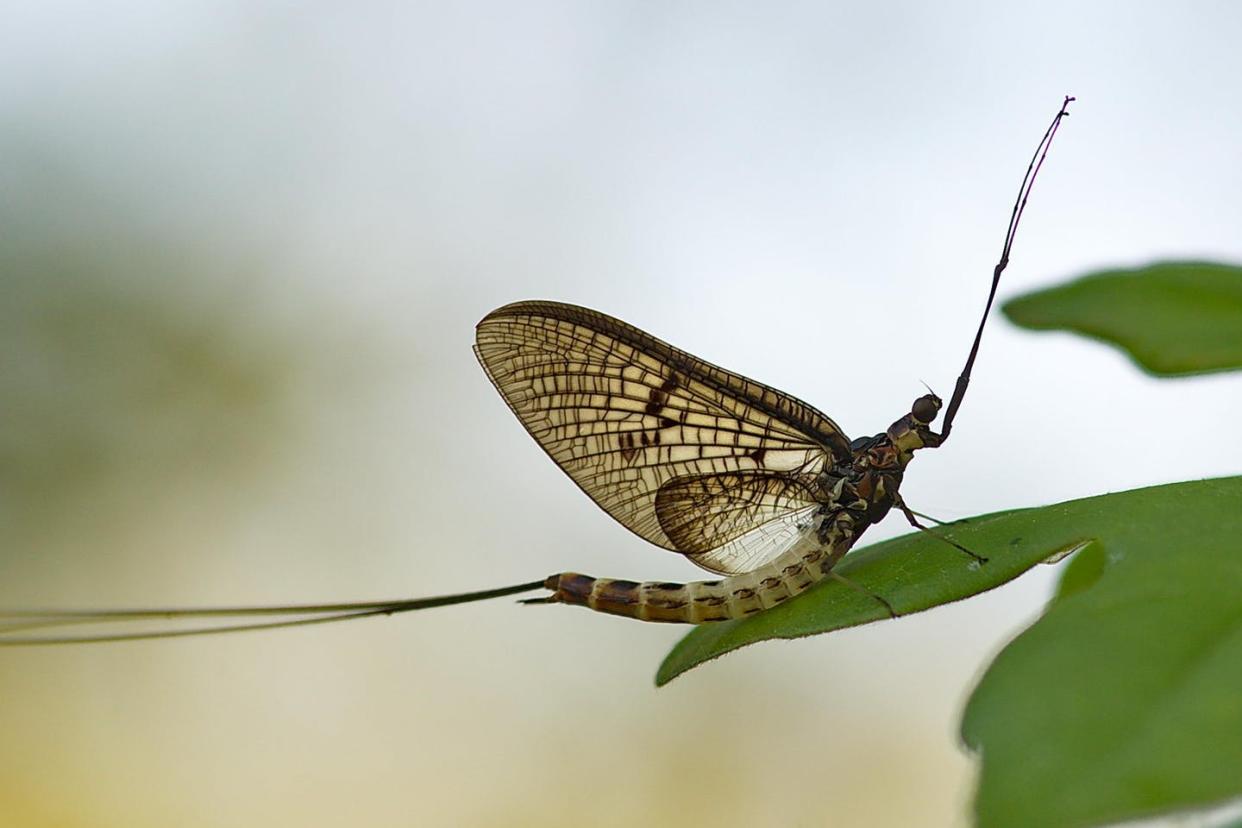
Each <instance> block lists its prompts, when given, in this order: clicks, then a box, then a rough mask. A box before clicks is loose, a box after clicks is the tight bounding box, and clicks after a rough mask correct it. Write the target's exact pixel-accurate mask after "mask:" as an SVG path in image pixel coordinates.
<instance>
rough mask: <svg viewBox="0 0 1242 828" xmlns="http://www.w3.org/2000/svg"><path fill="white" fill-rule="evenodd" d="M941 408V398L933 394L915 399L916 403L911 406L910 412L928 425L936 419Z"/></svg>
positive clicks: (916, 418)
mask: <svg viewBox="0 0 1242 828" xmlns="http://www.w3.org/2000/svg"><path fill="white" fill-rule="evenodd" d="M939 410H940V398H939V397H936V396H934V395H932V394H928V395H927V396H925V397H919V398H918V399H917V400H915V401H914V405H913V406H911V407H910V413H911V414H912V415H913V416H914V419H915V420H917V421H919V422H920V423H923V424H924V425H926V424H927V423H930V422H931V421H932V420H934V419H936V412H938V411H939Z"/></svg>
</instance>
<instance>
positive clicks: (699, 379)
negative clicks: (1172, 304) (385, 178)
mask: <svg viewBox="0 0 1242 828" xmlns="http://www.w3.org/2000/svg"><path fill="white" fill-rule="evenodd" d="M1073 100H1074V99H1073V98H1072V97H1066V98H1065V100H1064V101H1063V103H1062V105H1061V108H1060V109H1059V111H1058V112H1057V114H1056V116H1055V117H1054V118H1053V120H1052V123H1051V124H1050V125H1049V127H1048V129H1047V131H1046V132H1045V133H1044V136H1043V138H1042V139H1041V141H1040V143H1039V145H1038V147H1037V148H1036V150H1035V154H1034V155H1033V156H1032V158H1031V161H1030V164H1029V165H1028V166H1027V171H1026V175H1025V176H1024V178H1023V181H1022V186H1021V187H1020V189H1019V192H1018V197H1017V199H1016V200H1015V202H1014V206H1013V210H1012V212H1011V214H1010V219H1009V226H1008V229H1007V231H1006V235H1005V243H1004V246H1003V248H1002V252H1001V256H1000V259H999V261H998V262H997V264H996V266H995V268H994V270H993V273H992V284H991V289H990V291H989V293H988V298H987V303H986V305H985V308H984V312H983V316H982V318H981V319H980V321H979V327H978V329H977V331H976V333H975V338H974V341H973V342H972V344H971V348H970V352H969V355H968V357H967V359H966V363H965V366H964V368H963V370H962V373H961V374H960V376H959V377H958V379H957V384H956V386H955V387H954V390H953V395H952V396H951V397H950V399H949V404H948V406H947V408H946V409H945V413H944V420H943V423H942V425H941V426H940V430H939V431H936V430H934V429H933V423H934V421H935V420H936V418H937V416H938V415H939V413H940V410H941V408H942V401H941V400H940V398H939V397H937V396H936V395H935V394H934V393H929V394H926V395H924V396H921V397H919V398H918V399H916V400H915V401H914V403H913V404H912V405H911V407H910V410H909V412H908V413H906V414H904V415H902V416H901V417H900V418H898V419H897V420H896V421H895V422H893V424H892V425H890V426H889V427H888V428H887V429H886V430H885V431H884V432H882V433H880V434H876V435H874V436H870V437H862V438H858V439H855V440H850V439H849V438H848V437H846V435H845V434H844V433H843V432H842V431H841V429H840V428H839V427H838V426H837V425H836V423H834V422H833V421H832V420H831V419H829V418H828V417H827V416H826V415H825V414H823V413H821V412H820V411H819V410H817V409H815V408H814V407H812V406H810V405H808V404H807V403H804V402H802V401H801V400H798V399H796V398H794V397H792V396H790V395H788V394H785V393H782V392H780V391H777V390H776V389H774V388H771V387H769V386H767V385H764V384H762V383H760V382H756V381H755V380H752V379H748V378H746V377H743V376H741V375H739V374H735V373H733V372H731V371H728V370H725V369H724V368H720V367H718V366H716V365H713V364H711V363H709V362H705V361H704V360H701V359H699V358H697V357H695V356H692V355H690V354H688V353H686V352H684V351H681V350H679V349H677V348H675V347H673V346H672V345H669V344H667V343H665V342H663V341H661V340H659V339H657V338H655V337H654V336H651V335H650V334H648V333H645V332H643V331H641V330H639V329H638V328H635V327H633V326H631V325H628V324H626V323H624V322H621V321H620V320H618V319H614V318H613V317H611V316H607V315H605V314H603V313H599V312H597V311H593V310H588V309H586V308H582V307H578V306H575V305H567V304H562V303H557V302H518V303H515V304H511V305H506V306H505V307H502V308H500V309H498V310H495V311H493V312H491V313H489V314H488V315H487V316H486V317H484V318H483V320H482V321H481V322H479V324H478V326H477V330H476V345H475V353H476V355H477V356H478V359H479V362H480V364H481V365H482V366H483V368H484V370H485V371H486V372H487V375H488V377H489V378H490V379H491V381H492V384H493V385H494V386H495V387H496V389H497V391H499V392H500V395H501V396H502V397H503V398H504V400H505V402H506V403H507V404H508V405H509V408H510V409H512V411H513V413H514V414H515V415H516V416H517V418H518V419H519V420H520V421H521V423H522V425H523V426H525V427H526V429H527V431H528V432H530V434H531V436H533V437H534V438H535V440H536V441H537V442H538V443H539V445H540V446H541V447H542V448H543V449H544V451H546V452H547V454H548V455H549V456H550V457H551V458H552V460H553V461H554V462H556V463H557V465H559V466H560V467H561V469H562V470H564V471H565V472H566V473H567V474H568V475H569V476H570V478H571V479H573V481H574V482H575V483H576V484H577V485H578V486H579V487H580V488H581V489H582V490H583V491H584V492H585V493H586V494H587V495H588V496H589V497H590V498H591V499H592V500H594V501H595V503H596V504H597V505H599V506H600V508H602V509H603V510H604V511H606V512H607V513H608V514H610V515H611V516H612V517H613V518H615V519H616V520H617V521H618V522H620V523H621V524H622V525H623V526H625V527H626V528H627V529H629V530H630V531H632V532H634V533H635V534H636V535H638V536H640V537H642V538H643V539H645V540H647V541H649V542H651V543H653V544H655V545H656V546H660V547H663V548H665V549H668V550H671V551H673V552H676V553H678V554H681V555H683V556H685V557H686V558H687V559H689V560H690V561H692V562H693V563H695V564H696V565H698V566H700V567H702V568H703V569H705V570H708V571H709V572H712V573H714V574H716V575H717V576H721V577H718V578H717V579H715V580H705V581H695V582H691V583H684V584H681V583H658V582H650V581H649V582H637V581H630V580H617V579H608V578H595V577H592V576H588V575H581V574H578V573H574V572H564V573H560V574H556V575H552V576H550V577H548V578H546V579H543V580H539V581H532V582H529V583H524V584H516V585H514V586H510V587H502V588H499V589H494V590H486V591H482V592H473V593H465V594H461V595H449V596H441V597H436V598H423V599H415V600H409V601H381V602H368V603H353V604H332V605H304V606H290V607H242V608H217V609H200V610H185V609H171V610H107V611H97V610H85V611H54V610H47V611H27V612H5V613H0V623H2V624H7V626H4V625H0V644H46V643H68V642H83V641H111V640H126V639H134V638H152V637H168V636H177V635H200V634H203V633H206V632H222V631H232V630H239V629H256V628H264V627H277V626H294V625H300V624H309V623H322V622H325V621H335V620H342V619H346V618H357V617H362V616H367V615H377V614H390V613H394V612H405V611H409V610H414V609H425V608H428V607H432V606H442V605H445V604H453V603H464V602H468V601H477V600H483V599H485V598H494V597H499V596H502V595H513V594H518V593H521V592H528V591H532V590H535V589H546V590H547V591H548V593H547V594H546V595H544V596H542V597H538V598H532V599H528V600H527V601H525V602H524V603H563V604H573V605H580V606H585V607H589V608H590V609H593V610H597V611H600V612H605V613H611V614H614V615H621V616H626V617H630V618H637V619H641V620H644V621H663V622H680V623H690V624H698V623H706V622H712V621H722V620H727V619H731V618H744V617H746V616H748V615H753V614H755V613H758V612H761V611H763V610H765V609H767V608H769V607H772V606H775V605H777V604H780V603H782V602H784V601H786V600H788V599H790V598H792V597H794V596H796V595H798V594H799V593H801V592H804V591H805V590H807V589H808V588H809V587H811V586H812V585H813V584H815V583H817V582H819V581H821V580H822V579H824V578H835V579H837V580H840V581H843V582H844V583H846V584H848V585H850V586H852V587H854V588H856V589H860V590H861V589H862V587H860V586H857V585H855V584H853V582H851V581H849V580H847V579H845V578H844V577H843V576H841V575H840V574H839V573H837V572H836V571H835V566H836V564H837V562H838V561H840V559H841V557H842V556H843V555H845V553H846V552H848V551H849V549H850V548H851V547H852V546H853V545H854V543H855V542H856V541H857V540H858V538H859V537H860V536H861V535H862V534H863V532H864V531H866V529H867V528H868V527H869V526H871V525H872V524H873V523H876V522H877V521H879V520H880V519H882V518H883V517H885V516H886V515H887V514H888V513H889V512H890V510H892V509H894V508H896V509H897V510H899V511H900V512H901V513H903V514H904V515H905V517H906V519H907V520H909V522H910V523H911V524H912V525H913V526H915V527H917V528H919V529H920V530H922V531H927V532H932V533H933V534H934V533H935V532H934V530H932V529H930V528H929V527H926V526H924V525H923V524H922V523H921V522H920V521H919V520H918V517H917V516H916V514H915V513H914V512H913V511H912V510H911V509H910V508H909V507H908V506H907V505H906V503H905V502H904V501H903V500H902V498H901V495H900V493H899V490H900V487H901V481H902V477H903V475H904V473H905V470H906V466H907V465H908V464H909V463H910V461H911V459H912V458H913V456H914V453H915V452H916V451H919V450H920V449H930V448H938V447H940V446H942V445H944V443H945V441H946V440H947V439H948V437H949V434H950V432H951V430H952V427H953V420H954V417H955V416H956V414H957V411H958V409H959V407H960V406H961V403H962V399H963V397H964V396H965V393H966V389H967V386H968V385H969V383H970V373H971V369H972V367H973V366H974V362H975V358H976V356H977V354H978V350H979V343H980V341H981V339H982V336H983V329H984V326H985V325H986V323H987V318H988V314H989V312H990V311H991V308H992V303H993V301H994V299H995V297H996V290H997V286H998V285H999V283H1000V278H1001V274H1002V273H1003V271H1004V270H1005V267H1006V265H1007V264H1008V263H1009V255H1010V251H1011V249H1012V246H1013V241H1014V237H1015V234H1016V232H1017V228H1018V224H1019V222H1020V220H1021V217H1022V214H1023V211H1024V209H1025V207H1026V202H1027V198H1028V196H1029V194H1030V190H1031V187H1032V186H1033V184H1034V181H1035V178H1036V177H1037V175H1038V173H1039V170H1040V168H1041V167H1042V164H1043V161H1044V159H1045V158H1046V156H1047V152H1048V149H1049V147H1050V145H1051V142H1052V140H1053V138H1054V137H1055V135H1056V132H1057V129H1058V127H1059V125H1060V123H1061V120H1062V118H1064V117H1065V116H1066V115H1067V114H1068V113H1067V107H1068V105H1069V103H1070V102H1071V101H1073ZM938 537H939V536H938ZM941 539H942V540H944V541H945V542H946V543H952V544H953V545H954V546H956V547H957V548H958V549H959V550H961V551H962V552H963V553H964V554H965V555H967V556H970V557H971V558H973V559H974V560H975V561H976V562H978V563H984V562H985V561H986V559H985V558H983V557H982V556H980V555H978V554H976V553H975V552H972V551H971V550H968V549H966V548H964V547H962V546H959V545H958V544H956V543H953V542H952V541H950V540H948V539H946V538H943V537H941ZM863 591H864V592H865V591H866V590H863ZM868 594H869V595H872V597H873V598H875V599H876V600H877V601H879V602H880V603H882V604H883V605H884V606H885V608H886V609H887V610H888V612H889V613H890V614H892V615H896V613H895V612H894V611H893V609H892V607H891V606H890V605H889V604H888V602H887V601H886V600H885V599H884V598H883V597H882V596H879V595H874V594H872V593H868ZM253 615H276V616H282V617H284V618H286V619H291V620H280V621H265V622H257V623H233V624H230V625H227V626H223V627H220V626H209V627H205V628H204V627H199V628H194V629H188V630H187V629H177V630H156V631H144V632H137V633H121V634H104V635H94V636H88V635H81V636H65V637H49V636H34V637H27V636H25V635H24V633H26V631H28V630H30V629H38V628H44V627H56V626H64V625H73V624H80V623H100V622H111V621H133V620H143V619H167V618H190V617H200V618H211V617H238V616H253ZM17 633H22V635H18V634H17Z"/></svg>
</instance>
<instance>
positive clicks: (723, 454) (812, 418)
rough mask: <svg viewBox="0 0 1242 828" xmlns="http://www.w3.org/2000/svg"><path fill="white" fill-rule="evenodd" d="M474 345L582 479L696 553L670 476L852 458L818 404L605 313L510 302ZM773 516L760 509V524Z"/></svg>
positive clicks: (783, 469)
mask: <svg viewBox="0 0 1242 828" xmlns="http://www.w3.org/2000/svg"><path fill="white" fill-rule="evenodd" d="M475 353H476V354H477V356H478V358H479V362H480V363H481V364H482V365H483V369H484V370H485V371H486V372H487V374H488V377H489V378H490V379H491V381H492V384H493V385H495V386H496V389H497V390H498V391H499V392H500V394H501V396H503V397H504V399H505V402H507V403H508V404H509V407H510V408H511V409H512V410H513V413H514V414H516V415H517V417H518V419H519V420H521V422H522V425H524V426H525V427H526V429H527V430H528V431H529V432H530V433H531V435H532V436H533V437H534V438H535V440H536V441H538V443H539V445H541V446H542V447H543V449H544V450H545V451H546V452H547V453H548V455H549V456H550V457H551V458H552V459H553V460H554V461H556V463H557V464H558V465H559V466H560V467H561V468H562V469H564V470H565V471H566V473H568V474H569V476H570V477H571V478H573V480H574V482H575V483H577V484H578V486H580V487H581V488H582V490H583V491H585V492H586V493H587V495H589V496H590V497H591V499H593V500H594V501H595V502H596V503H597V504H599V506H600V507H601V508H603V509H604V511H606V512H608V513H609V514H610V515H612V516H613V517H614V518H616V519H617V520H618V521H620V522H621V523H622V524H623V525H624V526H625V527H627V528H628V529H630V530H631V531H633V532H635V533H636V534H638V535H639V536H641V537H643V538H645V539H647V540H649V541H651V542H652V543H654V544H656V545H658V546H662V547H664V548H665V549H671V550H673V551H676V552H684V553H691V552H693V551H695V550H688V549H682V548H680V547H679V546H678V545H677V542H676V541H675V540H674V539H673V538H671V537H669V535H668V534H667V533H666V532H665V530H664V528H663V527H661V525H660V520H659V518H658V516H657V514H656V497H657V493H658V492H659V491H660V488H661V487H662V486H664V485H665V484H666V483H668V482H669V481H670V480H674V479H676V478H686V477H696V476H701V475H721V474H728V473H731V472H756V471H760V472H768V473H786V474H790V473H792V474H800V475H811V476H813V475H815V474H816V473H818V472H819V471H821V470H822V469H824V468H825V467H826V466H830V465H832V464H833V463H834V462H837V461H842V460H845V459H847V458H848V457H849V456H850V450H849V439H848V438H847V437H846V436H845V435H844V434H842V433H841V430H840V429H839V428H838V427H837V426H836V424H835V423H833V422H832V420H830V419H828V417H826V416H824V415H823V414H822V413H820V412H819V411H818V410H816V409H815V408H813V407H812V406H809V405H807V404H806V403H803V402H801V401H800V400H798V399H796V398H794V397H791V396H789V395H788V394H784V393H782V392H780V391H777V390H775V389H773V388H770V387H769V386H766V385H763V384H762V383H758V382H755V381H754V380H751V379H747V378H746V377H743V376H740V375H738V374H734V373H732V372H731V371H726V370H725V369H723V368H720V367H717V366H715V365H712V364H711V363H708V362H704V361H703V360H701V359H698V358H697V357H694V356H691V355H690V354H687V353H686V352H684V351H681V350H678V349H677V348H674V347H673V346H671V345H669V344H667V343H665V342H662V341H661V340H659V339H656V338H655V337H653V336H651V335H650V334H646V333H644V332H642V331H640V330H639V329H637V328H635V327H633V326H631V325H627V324H625V323H624V322H621V321H620V320H617V319H614V318H612V317H611V316H607V315H605V314H602V313H599V312H597V311H592V310H588V309H586V308H581V307H577V306H575V305H565V304H560V303H556V302H518V303H516V304H512V305H506V306H505V307H503V308H500V309H499V310H495V311H493V312H492V313H490V314H488V315H487V316H486V317H485V318H484V319H483V321H481V322H480V323H479V325H478V328H477V331H476V345H475ZM781 504H782V507H784V506H786V505H790V504H788V503H787V502H786V501H781ZM798 505H801V504H798ZM776 514H777V512H776V511H775V510H773V509H767V510H758V511H756V512H754V517H755V519H756V521H758V522H757V523H756V524H755V525H759V524H761V523H764V522H766V521H768V520H771V519H772V518H774V517H776ZM739 528H740V526H739ZM752 528H753V527H752Z"/></svg>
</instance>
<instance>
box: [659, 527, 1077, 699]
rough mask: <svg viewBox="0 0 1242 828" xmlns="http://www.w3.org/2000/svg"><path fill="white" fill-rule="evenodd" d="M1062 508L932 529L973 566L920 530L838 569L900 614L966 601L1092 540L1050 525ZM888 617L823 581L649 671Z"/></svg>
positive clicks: (668, 676)
mask: <svg viewBox="0 0 1242 828" xmlns="http://www.w3.org/2000/svg"><path fill="white" fill-rule="evenodd" d="M1066 508H1069V504H1064V505H1061V506H1049V507H1046V508H1043V509H1020V510H1016V511H1010V512H998V513H996V514H993V515H985V516H983V517H977V518H971V519H970V520H968V521H958V522H957V523H953V524H948V525H946V526H943V527H940V528H939V529H937V531H939V532H941V533H942V534H943V535H945V536H946V537H949V538H952V539H954V540H956V541H957V542H958V543H960V544H962V545H963V546H965V547H966V548H967V549H970V550H973V551H975V552H977V553H978V554H980V555H984V556H986V557H987V558H988V559H989V560H988V562H987V563H986V564H983V565H982V566H980V565H979V564H976V563H975V562H974V561H972V560H971V559H970V558H968V557H967V556H966V555H965V554H964V553H962V552H959V551H958V550H956V549H954V548H953V547H951V546H949V545H948V544H947V543H945V542H943V541H941V540H938V539H936V538H933V537H930V536H928V535H927V534H926V533H924V532H917V533H914V534H911V535H905V536H903V537H900V538H895V539H893V540H889V541H884V542H882V543H877V544H874V545H872V546H869V547H867V548H866V549H860V550H857V551H855V552H851V553H850V554H849V555H846V556H845V558H844V559H843V560H842V561H841V563H840V564H839V565H838V566H837V572H839V573H840V574H842V575H844V576H846V577H847V578H849V579H850V580H851V581H853V582H854V583H855V584H858V585H859V586H861V587H863V588H865V589H868V590H870V591H871V592H873V593H876V594H878V595H882V596H883V597H884V599H885V600H887V601H888V602H889V603H890V604H891V605H892V606H893V608H894V609H895V610H896V611H897V612H898V613H900V614H902V615H908V614H910V613H913V612H918V611H920V610H925V609H930V608H931V607H935V606H939V605H940V604H947V603H949V602H950V601H957V600H960V599H962V598H969V597H970V596H971V595H975V594H977V593H980V592H984V591H986V590H989V589H992V588H993V587H997V586H1000V585H1001V584H1003V583H1005V582H1006V581H1010V580H1013V579H1014V578H1016V577H1017V576H1019V575H1021V574H1022V573H1023V572H1025V571H1026V570H1028V569H1030V568H1031V567H1032V566H1034V565H1035V564H1037V563H1039V562H1040V561H1043V560H1046V559H1047V558H1049V557H1053V556H1057V555H1059V554H1063V553H1065V552H1067V551H1070V550H1073V549H1076V548H1078V547H1079V546H1082V545H1083V544H1084V543H1086V542H1088V541H1089V540H1090V539H1091V534H1090V532H1091V531H1092V526H1091V524H1090V522H1081V523H1073V524H1063V523H1057V522H1055V521H1050V520H1049V517H1050V516H1055V515H1058V514H1060V513H1061V511H1062V510H1064V509H1066ZM888 617H889V615H888V613H887V612H886V611H885V609H884V607H883V606H882V605H881V604H880V603H879V602H878V601H876V600H875V599H874V598H870V597H868V596H866V595H863V594H862V593H860V592H859V591H858V590H855V589H851V588H849V587H848V586H846V585H845V584H842V583H840V582H838V581H834V580H827V579H826V580H824V581H822V582H820V583H819V584H817V585H816V586H814V587H813V588H811V589H810V590H808V591H807V592H806V593H805V594H803V595H800V596H798V597H797V598H795V599H794V600H792V601H789V602H788V603H785V604H781V605H779V606H776V607H773V608H772V609H769V610H766V611H765V612H761V613H759V614H757V615H753V616H751V617H750V618H744V619H739V620H737V621H723V622H720V623H716V624H708V625H704V626H701V627H696V628H695V629H694V630H692V631H691V632H690V633H689V634H688V635H687V636H686V637H685V638H683V639H682V640H681V641H679V642H678V643H677V644H676V646H674V647H673V650H672V652H670V653H669V654H668V656H667V657H666V658H665V659H664V663H663V664H661V665H660V669H659V672H658V673H657V674H656V684H657V685H664V684H667V683H668V682H670V681H672V680H673V679H674V678H676V677H677V676H678V675H680V674H682V673H684V672H685V671H686V670H689V669H690V668H692V667H695V666H697V665H699V664H702V663H703V662H705V661H709V660H711V659H713V658H716V657H718V656H721V655H724V654H725V653H727V652H729V651H731V650H736V649H738V648H739V647H744V646H746V645H747V644H754V643H755V642H758V641H766V640H768V639H772V638H801V637H803V636H808V635H816V634H818V633H825V632H831V631H832V630H839V629H842V628H844V627H853V626H856V625H858V624H866V623H868V622H871V621H882V620H886V619H887V618H888Z"/></svg>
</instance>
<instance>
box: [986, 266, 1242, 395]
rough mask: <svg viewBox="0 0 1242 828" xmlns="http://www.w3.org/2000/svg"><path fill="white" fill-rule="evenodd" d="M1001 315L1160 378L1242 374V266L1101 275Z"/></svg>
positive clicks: (1013, 304)
mask: <svg viewBox="0 0 1242 828" xmlns="http://www.w3.org/2000/svg"><path fill="white" fill-rule="evenodd" d="M1001 310H1003V311H1004V313H1005V315H1006V316H1008V317H1009V319H1010V321H1012V322H1013V323H1014V324H1016V325H1021V326H1022V327H1025V328H1032V329H1035V330H1068V331H1075V332H1077V333H1080V334H1083V335H1084V336H1089V337H1092V338H1094V339H1100V340H1103V341H1104V342H1108V343H1111V344H1113V345H1116V346H1118V347H1119V348H1121V349H1122V350H1124V351H1126V352H1127V353H1128V354H1129V355H1130V356H1131V357H1132V358H1133V359H1134V361H1135V362H1137V363H1138V364H1139V366H1140V367H1142V368H1143V369H1144V370H1146V371H1149V372H1150V373H1152V374H1156V375H1159V376H1182V375H1186V374H1203V373H1208V372H1213V371H1230V370H1236V369H1238V368H1242V267H1234V266H1230V265H1223V264H1214V263H1211V262H1160V263H1157V264H1153V265H1150V266H1148V267H1143V268H1138V269H1136V270H1109V271H1101V272H1098V273H1093V274H1090V275H1087V276H1083V277H1082V278H1080V279H1077V280H1075V281H1073V282H1069V283H1067V284H1064V285H1060V286H1058V287H1054V288H1050V289H1048V290H1042V291H1039V292H1037V293H1030V294H1027V295H1026V296H1022V297H1019V298H1017V299H1011V300H1010V301H1008V302H1006V303H1005V304H1004V306H1003V307H1002V308H1001Z"/></svg>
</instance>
